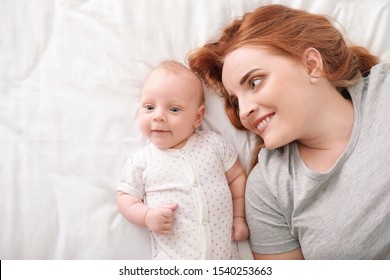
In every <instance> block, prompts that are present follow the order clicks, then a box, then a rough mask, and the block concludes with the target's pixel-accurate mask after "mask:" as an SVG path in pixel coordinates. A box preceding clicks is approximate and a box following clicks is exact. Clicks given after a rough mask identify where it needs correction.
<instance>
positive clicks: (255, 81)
mask: <svg viewBox="0 0 390 280" xmlns="http://www.w3.org/2000/svg"><path fill="white" fill-rule="evenodd" d="M250 83H251V88H252V90H253V89H255V88H256V87H257V86H259V85H260V84H261V79H260V78H254V79H252V80H251V82H250Z"/></svg>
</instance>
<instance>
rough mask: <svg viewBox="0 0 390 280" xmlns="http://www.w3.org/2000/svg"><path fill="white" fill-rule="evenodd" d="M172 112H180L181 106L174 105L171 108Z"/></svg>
mask: <svg viewBox="0 0 390 280" xmlns="http://www.w3.org/2000/svg"><path fill="white" fill-rule="evenodd" d="M169 110H170V111H171V112H173V113H177V112H180V111H181V110H180V108H178V107H172V108H170V109H169Z"/></svg>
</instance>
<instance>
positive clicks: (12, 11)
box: [0, 0, 390, 260]
mask: <svg viewBox="0 0 390 280" xmlns="http://www.w3.org/2000/svg"><path fill="white" fill-rule="evenodd" d="M266 3H282V4H286V5H289V6H291V7H294V8H304V9H306V10H308V11H311V12H316V13H325V14H328V15H330V16H333V17H334V18H336V19H337V21H338V22H339V23H340V24H341V25H342V26H344V28H345V30H346V31H347V32H348V34H349V35H350V39H351V40H352V42H354V43H356V44H361V45H364V46H367V47H368V48H370V49H371V50H372V52H374V53H375V54H377V55H378V56H380V57H381V59H382V61H390V36H389V35H390V33H389V32H390V1H388V0H314V1H313V0H286V1H265V0H263V1H262V0H230V1H229V0H213V1H210V0H164V1H161V0H145V1H144V0H142V1H138V0H128V1H126V0H90V1H87V0H37V1H29V0H26V1H23V0H0V58H1V60H0V160H1V162H0V224H1V226H0V258H1V259H76V260H79V259H104V260H107V259H149V258H150V252H149V241H148V234H147V232H146V231H145V230H144V229H140V228H137V227H136V226H133V225H130V224H129V223H128V222H126V221H125V220H124V218H123V217H122V216H121V215H120V214H119V213H118V211H117V208H116V205H115V185H116V183H117V180H118V177H119V175H120V172H121V170H122V167H123V164H124V161H125V159H126V157H127V156H128V154H129V153H130V152H132V151H133V150H135V149H137V148H138V147H140V146H141V145H144V144H145V143H146V140H145V138H144V137H143V136H141V134H140V132H139V130H138V127H137V123H136V116H137V106H138V99H139V96H140V88H141V86H142V83H143V80H144V78H145V76H146V74H147V73H148V72H149V71H150V70H151V68H153V67H154V66H156V65H157V64H158V63H159V62H160V61H162V60H164V59H175V60H179V61H182V62H184V61H185V56H186V54H187V53H188V52H189V51H190V50H191V49H193V48H196V47H198V46H201V45H202V44H203V43H205V42H206V41H207V40H209V39H211V38H213V37H215V36H217V34H219V31H220V30H221V28H222V27H223V26H224V25H225V24H227V23H229V22H230V21H231V20H232V19H233V18H236V17H238V16H240V15H242V14H243V13H244V12H245V11H249V10H252V9H253V8H255V7H257V6H259V5H261V4H266ZM206 98H207V100H206V101H207V102H206V106H207V108H208V113H207V115H206V119H205V121H204V123H203V126H202V129H213V130H215V131H217V132H220V133H222V134H223V135H224V136H225V137H226V138H228V139H229V140H231V141H232V142H234V143H235V145H236V147H237V149H238V150H239V153H240V157H241V159H242V161H243V162H244V163H246V164H247V163H248V158H249V151H250V148H251V147H252V146H253V138H252V137H251V136H250V135H248V134H246V133H243V132H237V131H235V130H234V129H233V128H232V126H231V125H230V123H229V122H228V120H227V118H226V117H225V115H224V112H223V108H222V102H221V100H220V99H219V98H218V97H216V96H213V95H209V94H208V95H207V97H206Z"/></svg>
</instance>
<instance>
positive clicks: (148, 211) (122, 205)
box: [116, 191, 178, 234]
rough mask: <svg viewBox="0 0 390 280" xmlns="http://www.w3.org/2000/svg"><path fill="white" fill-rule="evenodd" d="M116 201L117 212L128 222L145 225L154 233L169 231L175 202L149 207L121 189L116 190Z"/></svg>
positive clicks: (166, 232) (175, 205) (175, 206)
mask: <svg viewBox="0 0 390 280" xmlns="http://www.w3.org/2000/svg"><path fill="white" fill-rule="evenodd" d="M116 203H117V205H118V208H119V212H121V213H122V215H123V216H124V217H125V218H126V220H128V221H129V222H130V223H133V224H135V225H138V226H141V227H147V228H149V229H150V230H151V231H153V232H156V233H161V234H168V233H170V232H171V230H172V224H173V211H174V210H176V208H177V206H178V205H177V204H171V205H164V206H162V207H156V208H149V207H148V206H146V205H145V204H144V203H143V201H142V200H141V199H139V198H137V197H135V196H132V195H129V194H128V193H124V192H121V191H118V192H117V195H116Z"/></svg>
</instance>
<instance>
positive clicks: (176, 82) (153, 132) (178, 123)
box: [139, 69, 204, 149]
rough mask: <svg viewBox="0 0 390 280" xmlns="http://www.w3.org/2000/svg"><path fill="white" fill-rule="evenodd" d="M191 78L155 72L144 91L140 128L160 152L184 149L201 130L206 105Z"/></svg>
mask: <svg viewBox="0 0 390 280" xmlns="http://www.w3.org/2000/svg"><path fill="white" fill-rule="evenodd" d="M201 94H203V93H202V92H201V89H200V88H199V86H198V85H197V84H196V83H194V81H193V79H192V78H191V77H188V76H187V75H180V74H177V73H173V72H171V71H168V70H165V69H157V70H155V71H154V72H152V73H151V74H150V75H149V77H148V78H147V80H146V81H145V84H144V86H143V89H142V97H141V103H140V110H139V126H140V128H141V131H142V133H144V135H146V137H147V138H148V139H149V140H150V141H151V142H152V143H153V144H154V145H155V146H156V147H157V148H159V149H169V148H171V149H172V148H173V149H180V148H182V147H183V146H184V145H185V143H186V142H187V140H188V138H189V137H190V136H191V135H192V133H193V132H194V130H195V128H197V127H199V125H200V123H201V121H202V118H203V114H204V105H203V104H202V103H201Z"/></svg>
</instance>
